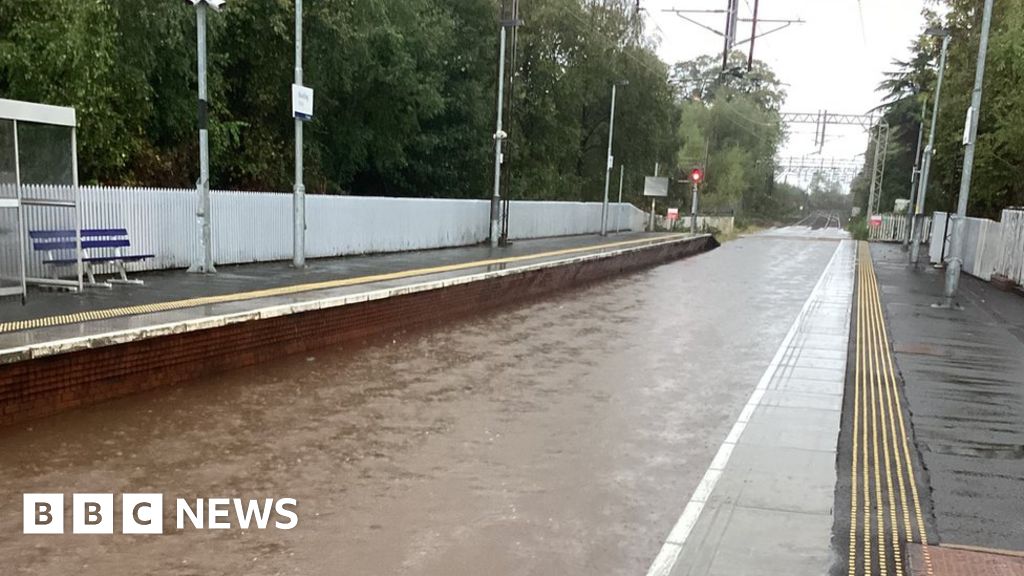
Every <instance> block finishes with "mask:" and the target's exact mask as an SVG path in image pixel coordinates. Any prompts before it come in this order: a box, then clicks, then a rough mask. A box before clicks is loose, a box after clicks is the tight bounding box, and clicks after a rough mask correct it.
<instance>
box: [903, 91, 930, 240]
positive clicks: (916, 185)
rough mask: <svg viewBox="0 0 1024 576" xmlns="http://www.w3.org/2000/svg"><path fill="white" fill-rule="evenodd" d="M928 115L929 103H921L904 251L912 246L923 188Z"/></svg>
mask: <svg viewBox="0 0 1024 576" xmlns="http://www.w3.org/2000/svg"><path fill="white" fill-rule="evenodd" d="M927 113H928V101H927V100H926V101H924V102H922V103H921V122H920V123H918V125H917V149H916V150H914V169H913V170H911V172H910V204H908V205H907V214H908V215H909V216H910V229H909V230H907V231H906V232H907V233H906V234H904V236H903V249H904V250H906V249H907V247H908V245H909V244H910V237H911V236H913V235H914V206H915V202H916V201H917V193H918V191H919V190H920V188H921V180H920V177H921V141H922V140H923V138H924V119H925V114H927Z"/></svg>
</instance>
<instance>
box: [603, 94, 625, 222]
mask: <svg viewBox="0 0 1024 576" xmlns="http://www.w3.org/2000/svg"><path fill="white" fill-rule="evenodd" d="M628 85H629V80H619V81H618V82H615V83H613V84H612V110H611V113H610V114H609V117H608V163H607V166H606V167H605V171H604V202H603V203H602V204H601V236H607V235H608V186H609V184H610V181H611V178H612V167H613V166H614V165H615V158H614V157H613V156H612V138H614V136H615V95H616V90H617V88H618V87H619V86H628Z"/></svg>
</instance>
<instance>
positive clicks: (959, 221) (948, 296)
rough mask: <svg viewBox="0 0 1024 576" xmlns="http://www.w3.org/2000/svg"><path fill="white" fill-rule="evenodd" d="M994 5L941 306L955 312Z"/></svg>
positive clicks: (986, 25) (984, 29)
mask: <svg viewBox="0 0 1024 576" xmlns="http://www.w3.org/2000/svg"><path fill="white" fill-rule="evenodd" d="M992 1H993V0H985V12H984V14H983V16H982V19H981V40H980V42H979V43H978V64H977V68H976V70H975V73H974V93H973V94H972V95H971V107H970V109H969V110H968V112H967V114H968V121H969V124H968V127H967V142H966V144H967V148H966V150H964V168H963V176H962V177H961V179H960V198H959V202H958V204H957V211H956V221H955V222H954V223H953V240H952V242H950V250H949V266H948V267H947V268H946V289H945V301H944V302H943V304H942V306H943V307H945V308H952V307H953V306H954V304H953V299H954V298H956V292H957V289H958V288H959V286H960V271H961V269H962V268H963V265H964V255H963V254H964V228H965V225H966V224H967V200H968V198H969V197H970V195H971V172H972V171H973V170H974V145H975V142H977V140H978V118H979V117H980V116H981V89H982V86H983V85H984V82H985V56H986V55H987V54H988V35H989V30H990V29H991V28H992Z"/></svg>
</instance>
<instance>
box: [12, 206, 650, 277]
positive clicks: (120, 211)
mask: <svg viewBox="0 0 1024 576" xmlns="http://www.w3.org/2000/svg"><path fill="white" fill-rule="evenodd" d="M52 188H54V190H50V191H42V192H43V193H53V194H56V193H57V192H58V190H57V189H56V187H52ZM81 198H82V227H83V228H125V229H127V230H128V234H129V236H130V238H131V241H132V248H131V249H130V250H131V252H132V253H145V254H154V255H155V256H156V257H155V258H153V259H151V260H148V261H146V262H140V263H138V264H134V265H133V269H137V270H159V269H168V268H185V267H187V266H188V265H189V264H190V263H191V261H192V256H193V253H194V249H195V244H196V234H195V228H196V226H197V224H196V208H197V197H196V194H195V191H194V190H191V189H166V188H108V187H90V186H83V187H82V188H81ZM306 202H307V204H306V219H307V222H306V225H307V230H306V255H307V256H308V257H310V258H321V257H330V256H344V255H352V254H370V253H380V252H397V251H404V250H423V249H430V248H444V247H452V246H467V245H472V244H477V243H480V242H483V241H485V240H486V239H487V236H488V218H489V213H490V203H489V201H487V200H453V199H431V198H381V197H358V196H321V195H308V196H307V197H306ZM211 215H212V218H213V253H214V261H215V262H216V263H217V264H240V263H246V262H262V261H272V260H287V259H290V258H291V257H292V196H291V194H281V193H271V192H219V191H215V192H213V193H212V210H211ZM617 222H618V223H619V224H617ZM644 223H645V213H644V212H642V211H641V210H639V209H637V208H635V207H634V206H632V205H630V204H622V205H621V206H620V205H617V204H612V205H611V210H610V214H609V229H611V230H614V229H616V228H617V227H621V229H623V230H643V227H644ZM509 226H510V228H509V236H510V237H511V238H514V239H526V238H541V237H547V236H563V235H572V234H589V233H595V232H599V231H600V228H601V205H600V204H599V203H582V202H531V201H513V202H512V205H511V208H510V218H509ZM67 227H68V223H67V222H66V221H63V220H62V221H60V222H57V221H51V219H49V218H48V217H45V216H44V215H42V214H41V215H40V216H39V217H36V218H32V219H30V221H29V222H27V228H28V229H29V230H47V229H56V228H67ZM30 267H31V268H32V269H33V273H34V274H37V275H38V274H42V273H44V272H45V271H43V270H42V269H41V268H42V264H41V261H40V260H39V259H34V260H33V261H32V262H30Z"/></svg>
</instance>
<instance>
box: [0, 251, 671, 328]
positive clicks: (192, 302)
mask: <svg viewBox="0 0 1024 576" xmlns="http://www.w3.org/2000/svg"><path fill="white" fill-rule="evenodd" d="M684 236H686V235H684V234H673V235H666V236H660V237H657V238H641V239H638V240H624V241H621V242H609V243H605V244H595V245H591V246H582V247H577V248H565V249H562V250H553V251H549V252H541V253H537V254H527V255H524V256H509V257H505V258H492V259H489V260H477V261H474V262H462V263H459V264H448V265H445V266H434V267H430V268H417V269H413V270H402V271H399V272H389V273H386V274H374V275H370V276H359V277H356V278H342V279H338V280H326V281H323V282H313V283H308V284H296V285H293V286H281V287H278V288H267V289H263V290H253V291H249V292H238V293H234V294H222V295H219V296H202V297H198V298H187V299H183V300H173V301H169V302H157V303H155V304H145V305H140V306H126V307H122V308H108V309H106V310H90V311H88V312H79V313H76V314H62V315H58V316H47V317H44V318H34V319H32V320H20V321H14V322H0V334H4V333H7V332H16V331H18V330H30V329H33V328H44V327H48V326H61V325H65V324H77V323H80V322H89V321H93V320H107V319H110V318H120V317H124V316H135V315H139V314H152V313H154V312H167V311H170V310H180V309H182V308H192V307H195V306H208V305H210V304H224V303H227V302H239V301H242V300H252V299H254V298H269V297H274V296H287V295H291V294H298V293H301V292H311V291H314V290H326V289H331V288H342V287H345V286H355V285H358V284H369V283H371V282H383V281H387V280H400V279H402V278H410V277H413V276H425V275H427V274H441V273H445V272H457V271H459V270H468V269H470V268H479V267H482V266H495V265H501V264H513V263H516V262H524V261H528V260H539V259H542V258H552V257H557V256H567V255H570V254H579V253H582V252H596V251H600V250H607V249H610V248H625V247H628V246H635V245H639V244H654V243H662V242H666V241H669V240H677V239H679V238H683V237H684Z"/></svg>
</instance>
